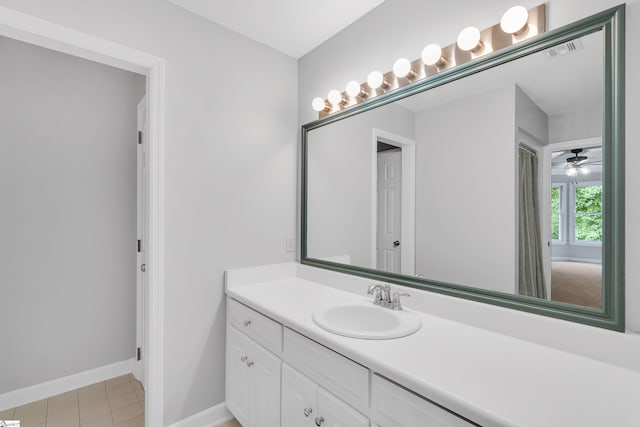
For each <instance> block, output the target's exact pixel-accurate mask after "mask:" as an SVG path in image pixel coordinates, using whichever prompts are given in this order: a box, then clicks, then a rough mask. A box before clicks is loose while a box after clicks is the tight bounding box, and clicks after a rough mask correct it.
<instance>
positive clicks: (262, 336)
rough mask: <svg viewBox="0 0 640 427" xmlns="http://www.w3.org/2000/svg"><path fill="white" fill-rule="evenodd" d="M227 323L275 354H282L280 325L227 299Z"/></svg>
mask: <svg viewBox="0 0 640 427" xmlns="http://www.w3.org/2000/svg"><path fill="white" fill-rule="evenodd" d="M227 302H228V303H227V316H228V319H229V323H231V324H232V325H233V326H235V327H236V328H238V329H239V330H240V331H242V332H244V333H245V334H247V335H249V336H250V337H251V338H253V339H254V340H256V341H257V342H259V343H260V344H262V345H263V346H265V347H266V348H268V349H269V350H271V351H272V352H274V353H276V354H281V353H282V325H281V324H280V323H278V322H276V321H274V320H271V319H269V318H268V317H266V316H263V315H262V314H260V313H258V312H257V311H255V310H253V309H251V308H249V307H247V306H246V305H243V304H240V303H239V302H238V301H236V300H233V299H231V298H229V299H227Z"/></svg>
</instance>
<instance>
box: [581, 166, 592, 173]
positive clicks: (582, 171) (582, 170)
mask: <svg viewBox="0 0 640 427" xmlns="http://www.w3.org/2000/svg"><path fill="white" fill-rule="evenodd" d="M580 173H581V174H582V175H589V174H590V173H591V169H589V168H588V167H587V166H582V167H580Z"/></svg>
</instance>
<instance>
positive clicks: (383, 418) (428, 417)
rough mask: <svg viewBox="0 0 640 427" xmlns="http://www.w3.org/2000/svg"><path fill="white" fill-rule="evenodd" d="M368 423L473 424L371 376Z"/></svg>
mask: <svg viewBox="0 0 640 427" xmlns="http://www.w3.org/2000/svg"><path fill="white" fill-rule="evenodd" d="M371 421H373V423H374V425H378V426H380V427H423V426H430V427H469V426H476V425H477V424H473V423H471V422H469V421H467V420H465V419H463V418H461V417H459V416H457V415H455V414H453V413H452V412H449V411H447V410H446V409H443V408H441V407H440V406H438V405H436V404H434V403H432V402H430V401H429V400H427V399H425V398H423V397H421V396H418V395H417V394H414V393H412V392H410V391H408V390H406V389H404V388H402V387H400V386H398V385H396V384H394V383H392V382H391V381H389V380H387V379H385V378H383V377H381V376H379V375H378V374H374V375H372V377H371Z"/></svg>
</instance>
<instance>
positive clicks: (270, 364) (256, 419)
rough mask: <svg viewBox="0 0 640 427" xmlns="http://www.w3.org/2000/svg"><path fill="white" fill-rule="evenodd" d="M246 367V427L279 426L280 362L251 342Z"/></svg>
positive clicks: (264, 349)
mask: <svg viewBox="0 0 640 427" xmlns="http://www.w3.org/2000/svg"><path fill="white" fill-rule="evenodd" d="M247 366H248V367H249V375H250V377H249V387H250V389H249V396H250V397H249V425H248V427H274V426H279V425H280V379H281V372H282V360H280V359H279V358H278V357H276V356H275V355H273V354H272V353H271V352H270V351H269V350H267V349H266V348H264V347H262V346H261V345H260V344H258V343H256V342H251V347H250V349H249V360H248V361H247ZM238 421H240V420H238ZM240 423H241V424H242V422H240Z"/></svg>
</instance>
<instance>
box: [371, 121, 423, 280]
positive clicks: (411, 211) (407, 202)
mask: <svg viewBox="0 0 640 427" xmlns="http://www.w3.org/2000/svg"><path fill="white" fill-rule="evenodd" d="M378 141H382V142H384V143H385V144H389V145H393V146H395V147H398V148H400V150H401V151H402V190H401V191H402V194H401V198H402V201H401V209H402V213H401V220H400V228H401V230H400V241H401V242H402V244H403V247H402V252H401V253H400V271H401V273H402V274H410V275H413V274H415V264H416V254H415V252H416V244H415V235H416V234H415V228H416V188H415V187H416V142H415V141H414V140H412V139H409V138H405V137H403V136H400V135H395V134H393V133H391V132H387V131H384V130H381V129H376V128H373V130H372V138H371V268H376V267H377V259H378V257H377V254H376V245H377V234H378Z"/></svg>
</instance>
